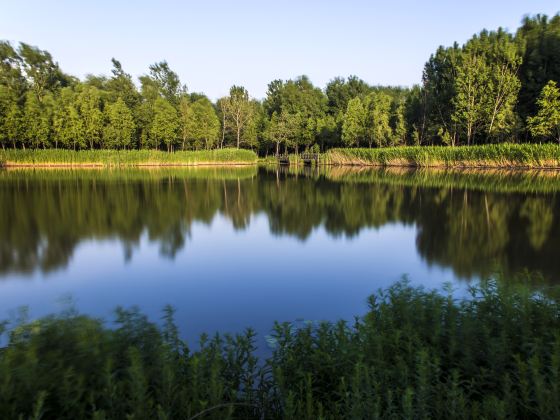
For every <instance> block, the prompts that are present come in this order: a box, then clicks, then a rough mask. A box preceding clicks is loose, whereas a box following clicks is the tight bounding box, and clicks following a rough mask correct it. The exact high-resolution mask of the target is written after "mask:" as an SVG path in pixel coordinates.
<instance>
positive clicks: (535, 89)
mask: <svg viewBox="0 0 560 420" xmlns="http://www.w3.org/2000/svg"><path fill="white" fill-rule="evenodd" d="M112 63H113V69H112V74H111V76H110V77H106V76H98V75H88V76H87V77H86V78H85V80H79V79H77V78H76V77H73V76H70V75H68V74H66V73H64V72H63V71H62V69H60V67H59V65H58V64H57V63H56V62H55V61H54V59H53V57H52V56H51V54H50V53H48V52H47V51H44V50H41V49H39V48H37V47H34V46H31V45H28V44H25V43H21V44H19V46H17V47H16V46H13V45H11V44H10V43H9V42H7V41H1V42H0V143H1V145H2V148H22V149H26V148H31V149H38V148H67V149H74V150H79V149H105V148H107V149H160V150H168V151H175V150H193V149H194V150H198V149H212V148H223V147H237V148H240V147H243V148H249V149H252V150H255V151H256V152H258V153H259V154H260V155H268V154H271V153H278V152H285V151H286V152H296V153H297V152H299V151H302V150H314V151H318V150H321V151H324V150H326V149H329V148H332V147H337V146H344V147H373V146H375V147H382V146H395V145H450V146H456V145H470V144H482V143H498V142H538V143H540V142H543V141H558V142H560V87H559V86H558V83H560V14H557V15H555V16H554V17H552V18H548V17H547V16H543V15H536V16H534V17H526V18H525V19H524V20H523V22H522V25H521V27H520V28H519V29H518V30H517V31H516V33H515V34H512V33H508V32H507V31H505V30H503V29H501V28H500V29H498V30H496V31H487V30H483V31H482V32H480V33H479V34H477V35H474V36H473V37H472V38H471V39H469V40H468V41H467V42H466V43H465V44H464V45H462V46H460V45H459V44H457V43H455V44H454V45H453V46H451V47H443V46H442V47H440V48H438V49H437V51H436V52H435V53H434V54H433V55H432V56H431V57H430V58H429V60H428V62H427V63H426V65H425V67H424V71H423V74H422V80H421V83H420V84H419V85H416V86H413V87H412V88H405V87H391V86H370V85H369V84H367V83H366V82H365V81H363V80H361V79H360V78H358V77H356V76H350V77H348V78H341V77H337V78H334V79H332V80H331V81H330V82H329V83H328V84H327V86H326V87H325V88H324V89H321V88H319V87H316V86H314V85H313V84H312V83H311V81H310V80H309V79H308V78H307V77H306V76H300V77H298V78H296V79H294V80H274V81H272V82H271V83H269V85H268V91H267V94H266V97H265V98H264V99H263V100H257V99H254V98H252V97H251V96H250V94H249V92H247V90H246V89H245V88H244V87H242V86H232V87H231V89H230V91H229V95H228V96H225V97H223V98H219V99H218V100H217V101H216V102H215V103H214V102H212V101H211V100H210V99H209V98H208V97H206V96H205V95H204V94H201V93H189V92H188V90H187V87H186V85H184V84H183V83H182V82H181V81H180V79H179V77H178V75H177V74H176V73H175V72H174V71H173V70H172V69H171V68H170V67H169V65H168V63H167V62H166V61H162V62H159V63H155V64H153V65H151V66H149V71H148V73H147V74H144V75H142V76H140V77H139V80H138V83H136V81H135V80H133V78H132V76H131V75H130V74H128V73H126V71H125V70H124V69H123V67H122V65H121V63H120V62H119V61H118V60H116V59H114V58H113V59H112Z"/></svg>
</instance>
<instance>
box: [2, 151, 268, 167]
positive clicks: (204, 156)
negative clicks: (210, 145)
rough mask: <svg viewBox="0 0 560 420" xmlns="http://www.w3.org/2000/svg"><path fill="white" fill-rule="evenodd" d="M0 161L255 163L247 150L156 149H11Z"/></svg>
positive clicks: (142, 163)
mask: <svg viewBox="0 0 560 420" xmlns="http://www.w3.org/2000/svg"><path fill="white" fill-rule="evenodd" d="M0 162H4V165H6V166H17V165H37V166H39V165H44V166H49V165H69V166H71V165H97V166H129V165H130V166H139V165H155V166H165V165H211V164H214V165H215V164H220V165H222V164H255V163H257V155H256V154H255V153H254V152H253V151H250V150H242V149H218V150H200V151H186V152H174V153H167V152H163V151H158V150H121V151H118V150H80V151H73V150H62V149H59V150H54V149H47V150H13V149H8V150H4V151H2V152H0Z"/></svg>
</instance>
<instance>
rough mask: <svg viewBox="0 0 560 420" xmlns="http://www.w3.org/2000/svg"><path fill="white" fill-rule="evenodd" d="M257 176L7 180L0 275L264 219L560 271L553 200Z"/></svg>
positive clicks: (404, 179)
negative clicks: (384, 231)
mask: <svg viewBox="0 0 560 420" xmlns="http://www.w3.org/2000/svg"><path fill="white" fill-rule="evenodd" d="M254 175H255V173H254V172H252V173H251V172H247V171H246V170H245V172H243V173H240V174H239V176H235V173H233V174H232V173H230V174H229V175H228V176H222V175H219V174H218V175H215V174H214V175H213V176H191V175H189V174H187V175H185V174H184V173H181V172H177V173H174V172H169V173H168V174H164V175H162V176H150V177H145V176H137V177H129V178H126V179H123V178H121V177H119V176H114V177H100V176H98V175H95V174H91V173H82V172H72V173H71V175H68V174H67V175H65V176H62V177H60V176H44V175H42V174H41V173H36V174H35V175H29V174H27V175H25V176H24V175H17V174H6V173H3V174H0V205H1V207H2V218H1V219H0V270H1V272H7V271H17V272H28V271H31V270H34V269H37V268H38V269H40V270H43V271H49V270H52V269H55V268H57V267H61V266H64V265H66V264H67V263H68V261H69V259H70V257H71V256H72V253H73V250H74V248H75V247H76V246H77V245H78V244H79V243H80V242H81V241H84V240H87V239H112V238H116V239H119V240H120V241H122V242H123V244H124V245H125V249H127V250H128V253H130V252H133V251H132V250H133V248H134V247H135V246H136V245H137V244H138V243H139V241H140V238H141V237H142V235H143V234H146V235H147V237H148V238H149V239H150V240H151V241H155V242H157V243H159V245H160V249H161V252H162V254H164V255H166V256H169V257H171V258H173V257H174V256H175V255H176V254H177V252H178V251H179V250H181V249H182V248H183V247H184V246H185V243H186V241H187V238H188V235H189V232H190V227H191V225H192V223H193V222H195V221H196V222H201V223H210V222H211V221H212V219H213V218H214V217H215V216H216V215H217V214H220V215H223V216H224V217H226V218H227V219H229V220H230V221H231V223H232V225H233V226H234V228H235V229H244V228H246V227H247V226H248V225H249V222H250V218H251V216H252V215H254V214H256V213H259V212H262V213H264V214H266V216H267V217H268V220H269V225H270V230H271V232H272V233H273V234H275V235H291V236H295V237H297V238H299V239H300V240H305V239H306V238H308V237H309V236H310V235H311V232H312V231H313V229H315V228H317V227H320V226H323V227H324V228H325V230H326V231H327V232H328V233H329V234H331V235H332V236H334V237H338V236H347V237H352V236H355V235H358V234H359V232H360V231H361V230H362V229H365V228H379V227H382V226H384V225H386V224H387V223H404V224H414V225H416V226H417V228H418V234H417V239H416V246H417V249H418V252H419V253H420V255H421V256H422V257H423V258H424V259H425V260H426V261H427V262H428V263H429V264H434V265H438V266H446V267H451V268H452V269H453V270H454V271H455V272H456V273H457V275H459V276H463V277H470V276H473V275H480V274H487V273H489V272H491V271H492V270H493V269H495V268H499V269H502V270H503V271H505V272H506V273H507V272H514V271H518V270H520V269H523V268H528V269H531V270H541V271H542V272H543V273H544V274H545V275H546V276H547V277H549V278H554V277H555V276H556V275H557V274H558V273H559V272H560V262H559V261H558V258H556V255H555V254H556V249H558V248H557V247H558V239H559V238H560V235H559V233H560V232H559V229H560V227H559V222H558V218H557V217H555V216H556V215H558V214H559V211H560V209H559V202H558V198H557V196H556V194H555V193H554V192H541V193H533V192H531V193H524V192H522V191H520V192H507V193H506V192H492V182H491V180H486V181H487V184H488V185H486V187H485V188H481V184H480V180H477V183H476V184H473V186H472V187H471V186H469V185H465V182H467V183H468V182H471V181H469V180H468V179H467V180H464V179H463V180H462V181H461V182H459V181H458V180H457V179H450V178H449V175H447V174H444V176H445V177H447V178H445V179H447V180H448V182H447V183H445V182H443V183H439V184H437V183H435V181H436V179H435V178H436V175H433V176H432V177H427V178H426V174H421V175H419V174H415V175H414V174H413V175H411V173H409V172H407V173H388V172H387V171H381V172H379V171H378V172H373V173H367V176H365V177H362V178H360V177H357V176H356V174H351V175H350V176H341V175H340V174H337V173H336V171H334V172H333V171H330V172H316V171H307V172H302V173H292V172H288V173H287V172H285V171H282V172H280V171H279V172H276V171H264V170H262V171H261V173H260V174H259V176H258V178H257V177H255V176H254ZM440 175H441V174H440ZM411 176H412V178H411ZM476 176H479V175H476ZM399 180H400V181H401V182H399ZM423 180H424V181H423ZM414 181H416V183H415V182H414ZM502 181H503V179H502ZM504 182H510V181H504ZM547 182H550V180H549V181H547ZM495 185H498V184H497V183H496V184H495ZM512 185H515V184H512ZM508 191H511V190H508ZM547 191H548V190H547ZM217 258H219V256H217Z"/></svg>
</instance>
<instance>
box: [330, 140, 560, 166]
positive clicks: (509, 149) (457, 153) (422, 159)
mask: <svg viewBox="0 0 560 420" xmlns="http://www.w3.org/2000/svg"><path fill="white" fill-rule="evenodd" d="M325 162H326V163H330V164H334V165H341V164H352V165H380V166H418V167H427V166H436V167H437V166H441V167H489V168H492V167H493V168H558V167H560V146H559V145H554V144H542V145H540V144H511V143H501V144H488V145H480V146H470V147H467V146H463V147H445V146H408V147H387V148H381V149H331V150H329V151H328V152H327V153H326V155H325Z"/></svg>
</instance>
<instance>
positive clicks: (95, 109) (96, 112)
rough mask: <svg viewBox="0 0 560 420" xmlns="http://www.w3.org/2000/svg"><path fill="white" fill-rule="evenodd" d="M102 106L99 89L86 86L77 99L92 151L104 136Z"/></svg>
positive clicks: (87, 140) (86, 136)
mask: <svg viewBox="0 0 560 420" xmlns="http://www.w3.org/2000/svg"><path fill="white" fill-rule="evenodd" d="M100 104H101V100H100V95H99V91H98V89H97V88H95V87H93V86H87V85H84V86H83V87H82V91H81V92H80V93H79V95H78V97H77V106H78V110H79V112H80V116H81V119H82V124H83V130H84V136H85V139H86V142H87V143H89V147H90V149H93V148H94V147H95V146H97V145H99V144H100V142H101V136H102V134H103V113H102V112H101V109H100Z"/></svg>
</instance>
